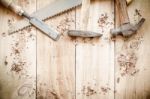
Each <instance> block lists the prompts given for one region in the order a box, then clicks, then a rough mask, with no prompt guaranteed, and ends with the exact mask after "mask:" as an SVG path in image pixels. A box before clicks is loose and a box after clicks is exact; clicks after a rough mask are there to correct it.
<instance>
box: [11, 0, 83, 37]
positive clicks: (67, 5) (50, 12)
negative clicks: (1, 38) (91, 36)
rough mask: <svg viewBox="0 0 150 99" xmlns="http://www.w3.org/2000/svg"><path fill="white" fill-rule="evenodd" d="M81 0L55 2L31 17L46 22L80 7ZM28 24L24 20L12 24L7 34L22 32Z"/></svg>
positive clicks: (57, 0) (59, 0)
mask: <svg viewBox="0 0 150 99" xmlns="http://www.w3.org/2000/svg"><path fill="white" fill-rule="evenodd" d="M81 3H82V0H56V1H54V2H52V3H50V4H48V5H47V6H45V7H44V8H41V9H39V10H37V11H36V12H34V13H32V14H31V16H33V17H36V18H38V19H40V20H46V19H48V18H50V17H53V16H55V15H58V14H60V13H62V12H65V11H67V10H69V9H72V8H75V7H77V6H79V5H81ZM30 25H31V24H30V22H29V21H28V20H26V19H22V20H21V21H18V22H17V23H14V24H12V28H10V29H9V30H8V34H9V35H10V34H13V33H15V32H17V31H19V30H22V29H24V28H26V27H28V26H30Z"/></svg>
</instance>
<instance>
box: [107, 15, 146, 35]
mask: <svg viewBox="0 0 150 99" xmlns="http://www.w3.org/2000/svg"><path fill="white" fill-rule="evenodd" d="M144 22H145V18H142V19H141V20H140V21H139V22H138V24H136V25H132V24H130V23H126V24H122V25H121V26H120V27H119V28H116V29H111V30H110V33H111V34H112V36H117V35H122V36H124V37H129V36H131V35H133V34H135V33H136V32H137V30H138V29H139V28H140V27H141V26H142V24H143V23H144Z"/></svg>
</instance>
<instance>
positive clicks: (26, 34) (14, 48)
mask: <svg viewBox="0 0 150 99" xmlns="http://www.w3.org/2000/svg"><path fill="white" fill-rule="evenodd" d="M15 3H17V4H18V5H21V6H23V8H25V9H26V10H28V11H29V13H31V12H33V11H35V10H36V1H35V0H30V1H25V2H23V1H20V0H16V2H15ZM20 19H21V18H20V17H18V16H17V15H15V14H13V13H12V12H10V11H9V10H7V9H5V8H4V7H2V6H1V5H0V23H1V27H0V99H34V98H35V90H36V89H35V82H36V52H35V50H36V37H35V35H36V31H35V29H33V28H28V29H26V30H23V31H20V32H18V33H16V34H13V35H10V36H8V35H7V32H3V31H6V30H8V28H9V27H11V24H12V23H15V22H17V21H18V20H20Z"/></svg>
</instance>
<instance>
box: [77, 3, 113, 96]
mask: <svg viewBox="0 0 150 99" xmlns="http://www.w3.org/2000/svg"><path fill="white" fill-rule="evenodd" d="M104 6H105V8H103V7H104ZM85 8H86V7H85ZM113 9H114V7H113V2H112V1H110V0H106V1H103V0H102V1H101V0H92V1H91V4H90V8H89V19H87V20H88V22H86V23H85V22H83V23H82V24H80V25H78V22H80V21H82V19H81V20H80V16H82V13H83V12H81V15H80V9H78V10H77V14H76V15H77V22H76V23H77V25H76V26H77V29H78V28H80V26H84V24H87V23H89V24H88V25H87V27H86V28H87V30H90V31H94V32H98V33H102V34H103V37H102V38H86V39H83V38H78V39H77V45H76V99H99V98H101V99H114V64H113V59H114V58H113V57H114V44H113V42H111V41H110V37H109V36H110V35H109V29H110V28H113V26H114V25H113V18H114V15H113V11H114V10H113ZM82 11H83V9H82ZM86 17H88V16H86ZM83 28H84V27H83ZM83 28H82V29H83ZM84 29H85V28H84Z"/></svg>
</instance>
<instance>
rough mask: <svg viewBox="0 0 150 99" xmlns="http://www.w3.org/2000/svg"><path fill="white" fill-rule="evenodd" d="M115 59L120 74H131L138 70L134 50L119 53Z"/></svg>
mask: <svg viewBox="0 0 150 99" xmlns="http://www.w3.org/2000/svg"><path fill="white" fill-rule="evenodd" d="M117 61H118V64H119V66H120V71H121V76H125V75H132V76H133V75H134V74H136V73H137V72H138V71H139V70H138V69H136V62H137V56H136V54H135V53H134V52H125V53H120V55H119V56H118V58H117Z"/></svg>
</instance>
